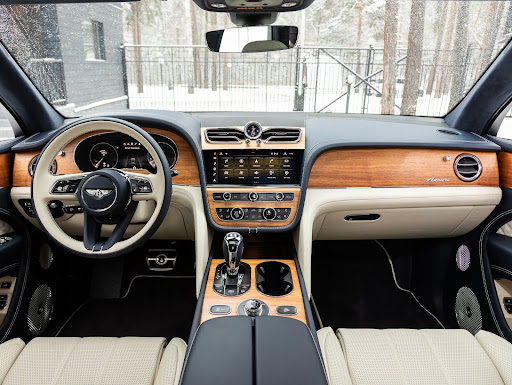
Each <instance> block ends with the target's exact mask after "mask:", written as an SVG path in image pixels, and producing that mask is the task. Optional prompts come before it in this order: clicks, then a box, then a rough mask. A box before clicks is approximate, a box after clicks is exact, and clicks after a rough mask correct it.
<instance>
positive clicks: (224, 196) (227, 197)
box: [222, 192, 231, 201]
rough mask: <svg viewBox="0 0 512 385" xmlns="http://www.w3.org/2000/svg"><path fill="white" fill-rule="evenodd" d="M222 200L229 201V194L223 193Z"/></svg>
mask: <svg viewBox="0 0 512 385" xmlns="http://www.w3.org/2000/svg"><path fill="white" fill-rule="evenodd" d="M222 199H224V200H225V201H230V200H231V193H230V192H225V193H224V194H222Z"/></svg>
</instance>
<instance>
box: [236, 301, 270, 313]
mask: <svg viewBox="0 0 512 385" xmlns="http://www.w3.org/2000/svg"><path fill="white" fill-rule="evenodd" d="M237 313H238V315H246V316H249V317H258V316H260V315H269V314H270V309H269V307H268V305H267V304H266V303H265V302H263V301H261V300H259V299H247V300H245V301H243V302H242V303H240V304H239V305H238V308H237Z"/></svg>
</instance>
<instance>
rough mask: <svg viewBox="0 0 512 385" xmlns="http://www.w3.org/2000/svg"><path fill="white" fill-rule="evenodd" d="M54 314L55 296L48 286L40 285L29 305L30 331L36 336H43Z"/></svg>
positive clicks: (28, 320) (28, 321)
mask: <svg viewBox="0 0 512 385" xmlns="http://www.w3.org/2000/svg"><path fill="white" fill-rule="evenodd" d="M52 314H53V296H52V291H51V290H50V287H49V286H48V285H44V284H43V285H40V286H39V287H38V288H37V289H36V290H35V291H34V294H32V298H30V303H29V305H28V319H27V323H28V329H29V330H30V332H31V333H32V334H33V335H35V336H39V335H41V334H42V333H43V332H44V331H45V329H46V327H47V326H48V323H49V322H50V321H51V319H52Z"/></svg>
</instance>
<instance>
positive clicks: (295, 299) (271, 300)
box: [201, 259, 307, 324]
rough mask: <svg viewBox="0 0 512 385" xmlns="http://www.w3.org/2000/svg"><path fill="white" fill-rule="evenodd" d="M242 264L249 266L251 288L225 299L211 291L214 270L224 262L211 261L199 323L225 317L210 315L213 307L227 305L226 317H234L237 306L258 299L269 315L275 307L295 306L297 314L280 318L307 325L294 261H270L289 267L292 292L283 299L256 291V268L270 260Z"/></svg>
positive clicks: (274, 311) (253, 260) (245, 260)
mask: <svg viewBox="0 0 512 385" xmlns="http://www.w3.org/2000/svg"><path fill="white" fill-rule="evenodd" d="M242 261H243V262H245V263H247V264H248V265H249V266H251V288H250V289H249V291H248V292H247V293H245V294H242V295H240V296H238V297H225V296H223V295H220V294H218V293H216V292H215V291H214V290H213V279H214V276H215V268H216V267H217V265H219V264H220V263H222V262H224V260H223V259H213V260H212V265H211V268H210V271H209V272H208V282H207V284H206V291H205V294H204V301H203V307H202V310H201V323H203V322H205V321H207V320H209V319H212V318H217V317H225V316H222V315H213V314H210V307H211V306H213V305H229V306H231V313H230V314H229V315H228V316H236V315H237V308H238V305H239V304H240V303H241V302H243V301H245V300H247V299H258V300H261V301H263V302H265V303H266V304H267V305H268V306H269V308H270V315H274V316H275V315H277V314H276V306H279V305H290V306H295V307H296V308H297V314H296V315H293V316H282V317H290V318H295V319H297V320H299V321H302V322H304V323H305V324H307V321H306V311H305V310H304V301H303V298H302V292H301V289H300V283H299V276H298V274H297V267H296V266H295V261H293V260H288V259H285V260H283V259H272V261H279V262H282V263H285V264H287V265H288V266H290V270H291V273H292V280H293V291H292V292H291V293H290V294H288V295H286V296H283V297H269V296H266V295H264V294H261V293H260V292H259V291H258V289H256V274H255V271H256V266H257V265H258V264H259V263H261V262H267V261H270V259H243V260H242Z"/></svg>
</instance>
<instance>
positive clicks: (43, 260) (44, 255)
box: [39, 243, 53, 270]
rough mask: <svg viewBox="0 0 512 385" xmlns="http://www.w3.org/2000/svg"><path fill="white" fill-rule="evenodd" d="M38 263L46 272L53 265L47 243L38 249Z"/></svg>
mask: <svg viewBox="0 0 512 385" xmlns="http://www.w3.org/2000/svg"><path fill="white" fill-rule="evenodd" d="M39 263H40V264H41V267H42V268H43V269H44V270H48V269H49V268H50V266H51V265H52V263H53V250H52V248H51V247H50V245H48V244H47V243H43V245H42V246H41V248H40V249H39Z"/></svg>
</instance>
